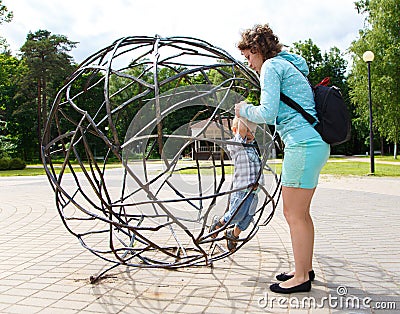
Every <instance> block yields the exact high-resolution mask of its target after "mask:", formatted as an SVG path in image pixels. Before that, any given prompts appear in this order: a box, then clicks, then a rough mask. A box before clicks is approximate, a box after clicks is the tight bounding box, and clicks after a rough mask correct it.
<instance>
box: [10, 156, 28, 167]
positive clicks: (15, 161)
mask: <svg viewBox="0 0 400 314" xmlns="http://www.w3.org/2000/svg"><path fill="white" fill-rule="evenodd" d="M25 167H26V164H25V161H23V160H22V159H21V158H13V159H11V160H10V166H9V169H10V170H22V169H25Z"/></svg>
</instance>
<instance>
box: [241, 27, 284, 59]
mask: <svg viewBox="0 0 400 314" xmlns="http://www.w3.org/2000/svg"><path fill="white" fill-rule="evenodd" d="M241 36H242V38H241V40H240V41H239V42H238V44H237V47H238V48H239V49H240V50H242V51H243V50H246V49H249V50H250V51H251V52H252V53H257V52H260V53H261V54H262V55H263V57H264V61H265V60H267V59H270V58H273V57H275V56H276V55H277V54H278V53H279V52H281V51H282V44H280V43H279V39H278V36H276V35H275V34H274V32H273V31H272V29H271V28H270V27H269V25H268V24H265V25H260V24H257V25H255V26H254V27H253V28H250V29H246V30H245V31H243V32H242V33H241Z"/></svg>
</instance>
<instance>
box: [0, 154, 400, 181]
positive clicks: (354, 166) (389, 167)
mask: <svg viewBox="0 0 400 314" xmlns="http://www.w3.org/2000/svg"><path fill="white" fill-rule="evenodd" d="M363 158H364V157H363ZM375 161H376V162H375V176H381V177H400V160H398V159H397V160H396V159H393V157H381V156H376V158H375ZM380 161H383V162H385V161H390V162H395V164H383V163H380ZM74 167H75V169H76V171H78V172H79V171H81V169H80V167H79V166H78V165H76V166H75V165H74ZM111 167H113V168H115V167H120V164H118V163H116V164H109V165H107V168H111ZM273 168H274V170H275V171H276V172H277V173H280V171H281V164H280V163H277V164H275V165H274V167H273ZM225 170H226V173H227V174H229V173H232V168H231V167H226V169H225ZM66 172H69V170H68V169H67V171H66ZM212 172H213V169H204V170H202V173H203V174H207V173H209V174H211V173H212ZM217 172H218V173H221V169H220V168H217ZM181 173H182V174H195V173H196V170H190V169H189V170H183V171H181ZM321 173H322V174H331V175H343V176H347V175H355V176H366V175H369V174H370V163H369V158H368V157H365V161H362V162H360V161H353V160H352V159H351V158H343V157H342V158H340V157H339V158H338V157H335V158H331V159H330V160H329V161H328V163H327V164H326V165H325V166H324V168H323V169H322V172H321ZM44 174H46V173H45V171H44V169H43V166H41V165H28V166H27V167H26V168H25V169H24V170H5V171H0V177H8V176H36V175H44Z"/></svg>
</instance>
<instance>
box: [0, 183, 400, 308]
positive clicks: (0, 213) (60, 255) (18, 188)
mask: <svg viewBox="0 0 400 314" xmlns="http://www.w3.org/2000/svg"><path fill="white" fill-rule="evenodd" d="M399 204H400V179H399V178H393V179H389V178H374V177H351V178H349V177H346V178H339V177H332V176H323V177H322V179H321V183H320V186H319V188H318V190H317V192H316V195H315V198H314V202H313V205H312V207H313V209H312V211H313V216H314V218H315V229H316V243H315V258H314V270H315V272H316V280H315V282H314V284H313V289H312V291H311V292H310V293H303V294H297V295H291V296H289V297H290V298H289V297H282V296H280V295H277V294H273V293H271V292H269V289H268V286H269V285H270V283H271V282H274V276H275V274H276V273H278V272H281V271H286V270H289V269H290V267H291V266H292V261H293V258H292V253H291V248H290V238H289V232H288V228H287V226H286V224H285V222H284V218H283V215H282V212H281V205H279V206H278V212H277V214H276V215H275V216H274V218H273V220H272V222H271V223H270V224H269V225H268V226H267V227H265V228H262V229H261V230H260V231H259V232H258V234H257V235H256V237H255V238H254V239H252V240H251V241H250V242H249V243H247V245H246V246H245V247H244V248H243V249H241V250H240V251H238V252H237V253H236V254H235V255H233V256H232V257H231V258H227V259H225V260H221V261H218V262H216V263H215V265H214V267H213V268H210V267H197V268H183V269H179V270H175V271H171V270H164V269H134V268H130V269H128V268H125V267H119V268H116V269H114V270H112V271H110V272H109V273H108V276H107V277H106V278H105V279H103V280H101V281H99V282H97V283H96V284H90V282H89V277H90V276H91V275H96V274H98V273H99V271H100V270H101V269H104V267H107V264H106V263H105V262H103V261H102V260H99V259H98V258H96V257H95V256H94V255H92V254H91V253H89V252H88V251H86V250H85V249H83V248H82V247H81V245H80V244H79V243H78V241H77V240H76V239H75V238H74V237H73V236H71V235H70V234H69V233H68V232H67V231H66V229H65V227H64V226H63V224H62V223H61V220H60V217H59V215H58V213H57V211H56V209H55V202H54V197H53V193H52V190H51V188H50V185H49V183H48V181H47V179H46V177H44V176H38V177H11V178H0V243H1V246H0V312H1V313H291V314H295V313H398V312H399V310H400V293H399V291H400V241H399V231H400V210H399V209H400V205H399ZM302 300H303V301H306V302H308V303H311V306H310V307H311V308H308V305H309V304H306V308H305V309H304V308H303V307H302V305H301V301H302ZM322 305H323V306H322ZM383 307H385V308H392V309H386V310H377V308H383ZM394 307H396V308H397V311H396V310H395V309H393V308H394ZM374 308H375V309H374Z"/></svg>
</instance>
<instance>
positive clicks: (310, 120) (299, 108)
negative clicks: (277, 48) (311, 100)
mask: <svg viewBox="0 0 400 314" xmlns="http://www.w3.org/2000/svg"><path fill="white" fill-rule="evenodd" d="M286 61H287V62H289V63H290V64H291V65H293V67H294V68H295V69H296V70H297V71H299V72H300V73H301V74H302V75H303V76H304V78H305V79H306V80H307V82H308V85H310V87H311V90H313V86H312V85H311V83H310V80H309V79H308V77H307V76H305V75H304V73H303V72H301V71H300V69H299V68H298V67H297V66H295V65H294V63H293V62H290V61H289V60H286ZM313 92H314V90H313ZM281 100H282V101H283V102H284V103H285V104H286V105H288V106H289V107H290V108H293V109H294V110H297V111H298V112H300V113H301V114H302V116H303V117H304V119H306V120H307V121H308V123H310V124H311V125H314V123H315V122H317V120H316V119H315V118H314V117H313V116H312V115H310V114H309V113H308V112H307V111H305V110H304V108H303V107H302V106H300V105H299V104H298V103H297V102H295V101H294V100H293V99H292V98H290V97H288V96H286V95H285V94H284V93H281Z"/></svg>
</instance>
